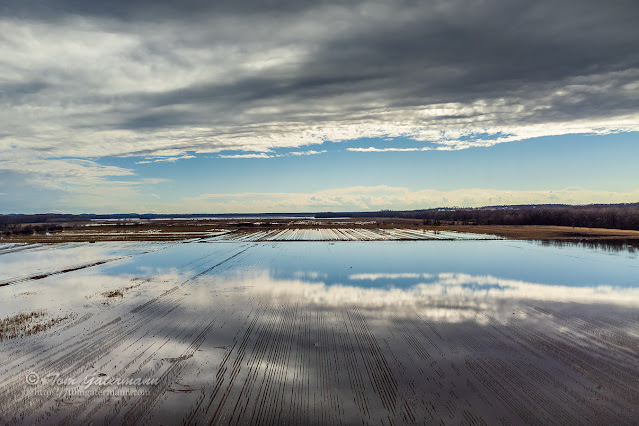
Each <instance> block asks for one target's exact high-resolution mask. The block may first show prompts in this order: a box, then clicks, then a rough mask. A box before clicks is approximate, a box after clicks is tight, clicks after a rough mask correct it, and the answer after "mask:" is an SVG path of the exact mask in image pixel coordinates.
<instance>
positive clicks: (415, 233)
mask: <svg viewBox="0 0 639 426" xmlns="http://www.w3.org/2000/svg"><path fill="white" fill-rule="evenodd" d="M494 239H500V238H499V237H496V236H494V235H485V234H469V233H461V232H451V231H431V230H420V229H399V228H395V229H368V228H289V229H269V230H259V231H252V230H236V231H234V232H229V233H227V234H224V235H219V236H214V237H211V238H207V239H206V240H207V241H251V242H257V241H403V240H410V241H412V240H494Z"/></svg>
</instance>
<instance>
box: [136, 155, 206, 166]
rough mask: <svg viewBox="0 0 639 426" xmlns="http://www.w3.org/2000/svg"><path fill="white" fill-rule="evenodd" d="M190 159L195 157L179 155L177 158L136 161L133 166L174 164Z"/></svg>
mask: <svg viewBox="0 0 639 426" xmlns="http://www.w3.org/2000/svg"><path fill="white" fill-rule="evenodd" d="M190 158H195V155H180V156H177V157H166V158H164V157H161V158H152V159H147V160H142V161H136V162H135V164H150V163H175V162H176V161H180V160H188V159H190Z"/></svg>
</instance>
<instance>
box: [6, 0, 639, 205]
mask: <svg viewBox="0 0 639 426" xmlns="http://www.w3.org/2000/svg"><path fill="white" fill-rule="evenodd" d="M637 22H639V3H637V1H636V0H609V1H606V2H603V1H600V0H564V1H561V2H557V1H554V0H552V1H551V0H539V1H534V2H531V1H529V0H478V1H473V2H468V1H461V0H445V1H444V0H422V1H413V0H392V1H391V0H354V1H347V2H344V1H332V0H327V1H318V0H313V1H307V0H273V1H263V0H247V1H242V2H238V1H227V0H223V1H215V2H210V1H203V0H183V1H179V2H178V1H171V0H159V1H145V0H127V1H124V0H112V1H104V2H80V1H77V0H47V1H46V2H42V1H34V0H3V2H2V5H0V52H2V53H1V54H0V214H6V213H44V212H65V213H122V212H138V213H232V212H250V213H257V212H315V211H335V212H339V211H366V210H379V209H395V210H403V209H420V208H432V207H444V206H467V207H477V206H483V205H503V204H528V203H567V204H588V203H621V202H639V167H638V166H637V165H636V164H637V160H636V159H637V158H639V49H638V48H637V46H639V26H637Z"/></svg>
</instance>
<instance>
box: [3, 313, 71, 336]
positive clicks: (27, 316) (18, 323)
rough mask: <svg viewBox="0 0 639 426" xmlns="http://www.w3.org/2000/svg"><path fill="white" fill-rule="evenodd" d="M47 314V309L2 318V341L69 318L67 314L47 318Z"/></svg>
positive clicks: (46, 327)
mask: <svg viewBox="0 0 639 426" xmlns="http://www.w3.org/2000/svg"><path fill="white" fill-rule="evenodd" d="M46 315H47V314H46V312H45V311H43V310H39V311H33V312H21V313H19V314H18V315H14V316H10V317H6V318H4V319H2V320H0V341H2V340H4V339H15V338H18V337H25V336H30V335H32V334H36V333H38V332H41V331H44V330H46V329H48V328H51V327H53V326H54V325H56V324H58V323H60V322H62V321H64V320H65V319H67V318H68V317H66V316H65V317H55V318H49V319H46V318H45V317H46Z"/></svg>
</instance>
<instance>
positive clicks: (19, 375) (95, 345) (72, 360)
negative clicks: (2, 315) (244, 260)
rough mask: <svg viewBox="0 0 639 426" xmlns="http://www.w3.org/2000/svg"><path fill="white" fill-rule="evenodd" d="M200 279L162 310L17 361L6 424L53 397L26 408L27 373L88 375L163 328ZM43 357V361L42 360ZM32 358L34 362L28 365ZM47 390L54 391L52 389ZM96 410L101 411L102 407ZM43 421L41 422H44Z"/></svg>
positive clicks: (166, 298)
mask: <svg viewBox="0 0 639 426" xmlns="http://www.w3.org/2000/svg"><path fill="white" fill-rule="evenodd" d="M247 249H248V248H247ZM247 249H244V250H243V251H241V252H239V253H235V254H234V255H232V256H230V257H228V258H226V259H225V260H223V261H222V262H219V263H217V264H215V265H214V266H213V267H210V268H207V269H206V270H205V271H204V273H208V272H210V271H211V270H213V269H214V268H216V267H219V266H220V265H222V264H224V263H225V262H227V261H228V260H231V259H233V258H236V257H237V256H239V255H240V254H242V253H243V252H244V251H246V250H247ZM201 275H203V273H199V274H197V275H195V276H194V277H191V278H190V279H188V280H186V281H185V282H183V283H182V284H180V285H178V286H176V287H174V288H173V289H171V290H169V291H166V292H164V293H163V294H162V295H161V297H159V298H155V299H154V302H158V301H159V300H162V302H163V306H153V304H150V305H149V304H144V305H142V306H140V307H138V308H136V309H134V310H133V312H131V313H132V314H138V315H137V319H136V316H135V315H132V316H131V317H130V318H126V319H125V320H123V319H122V318H121V317H118V318H115V319H113V320H112V321H110V322H109V323H107V324H104V325H101V326H99V327H97V328H96V329H94V330H93V331H92V332H88V333H85V334H84V335H83V336H82V337H81V338H79V339H78V340H76V341H75V342H65V343H62V344H59V345H57V346H54V347H52V348H49V349H47V350H45V351H42V352H40V353H35V354H34V355H26V356H27V358H26V359H24V357H21V358H23V359H19V360H17V361H21V362H19V363H18V362H16V364H17V367H16V368H14V369H13V370H14V372H13V373H12V372H11V371H8V372H6V373H5V374H3V376H5V377H8V380H5V381H4V382H3V383H1V384H0V386H1V388H0V401H2V403H1V406H2V412H3V413H5V414H3V416H6V414H7V413H12V412H13V413H15V415H13V416H12V418H13V420H9V419H7V420H8V421H10V422H12V423H19V422H21V420H22V419H24V416H25V414H24V413H25V411H26V412H28V410H29V409H30V408H32V407H37V406H40V405H42V404H45V403H46V402H48V401H49V400H50V397H48V396H45V395H43V396H42V397H37V396H35V397H33V398H27V399H28V400H29V404H27V405H25V401H24V400H23V399H22V395H23V394H24V391H25V381H24V373H25V372H26V371H29V370H34V369H35V368H36V367H37V368H38V370H39V371H46V372H49V371H53V372H59V373H61V376H62V377H65V375H66V376H68V375H70V374H73V373H76V374H77V373H78V372H83V371H86V370H87V368H88V366H90V365H92V364H94V363H95V362H96V361H97V360H99V359H100V358H101V357H103V355H104V354H105V353H109V352H110V351H113V350H114V348H117V347H119V346H120V345H121V343H122V342H123V341H124V340H125V339H128V338H130V336H131V335H132V334H134V333H135V332H136V331H137V330H140V329H144V328H145V327H148V325H149V324H151V325H152V324H154V323H155V324H156V325H155V326H154V327H151V328H150V329H147V331H146V332H145V333H144V334H143V335H142V336H141V337H140V338H143V337H145V336H148V335H150V333H153V332H157V330H156V328H158V327H162V325H161V324H162V322H163V321H162V318H163V317H165V316H167V315H169V314H170V313H171V312H172V311H173V310H175V309H177V308H178V307H179V306H180V305H181V303H182V302H183V300H184V296H179V295H175V292H176V291H177V289H178V288H179V287H180V286H183V285H185V284H187V283H189V282H192V281H194V280H195V279H196V278H198V277H199V276H201ZM141 314H144V315H141ZM87 319H88V318H87ZM140 338H139V339H140ZM139 339H138V340H139ZM43 354H44V358H43V357H42V355H43ZM29 358H30V359H31V361H28V359H29ZM39 387H40V386H39ZM40 390H47V389H40ZM48 390H52V389H51V388H49V389H48ZM43 394H44V392H43ZM97 408H98V409H99V407H97ZM20 413H22V414H20ZM43 415H44V413H43ZM40 420H42V418H41V419H40ZM35 421H37V419H35Z"/></svg>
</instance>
